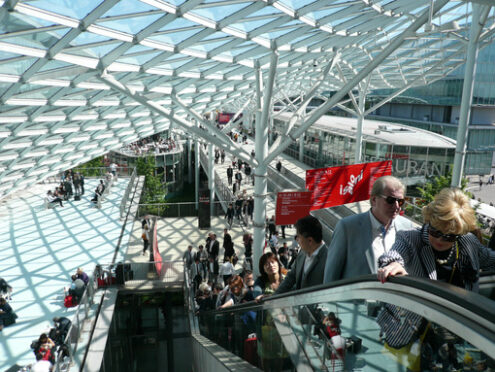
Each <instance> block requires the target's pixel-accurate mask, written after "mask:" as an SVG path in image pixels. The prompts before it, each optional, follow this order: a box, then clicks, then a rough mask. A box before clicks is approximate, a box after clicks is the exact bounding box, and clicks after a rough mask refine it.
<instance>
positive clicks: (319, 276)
mask: <svg viewBox="0 0 495 372" xmlns="http://www.w3.org/2000/svg"><path fill="white" fill-rule="evenodd" d="M327 252H328V248H327V246H326V245H323V247H321V249H320V251H319V252H318V255H317V256H316V258H315V260H314V261H313V262H312V264H311V266H310V267H309V269H308V272H307V273H306V275H304V274H303V271H304V260H305V259H306V254H305V253H304V252H302V251H301V252H299V254H298V255H297V258H296V262H295V263H294V267H293V268H292V269H291V270H290V271H289V273H288V274H287V276H286V277H285V279H284V281H283V282H282V283H280V286H279V287H278V289H277V290H276V291H275V294H280V293H285V292H289V291H292V290H295V289H301V288H307V287H312V286H314V285H318V284H322V283H323V272H324V270H325V262H326V259H327Z"/></svg>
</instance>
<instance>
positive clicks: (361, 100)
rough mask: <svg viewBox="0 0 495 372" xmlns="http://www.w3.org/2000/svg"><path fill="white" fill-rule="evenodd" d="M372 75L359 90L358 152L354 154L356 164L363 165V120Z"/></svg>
mask: <svg viewBox="0 0 495 372" xmlns="http://www.w3.org/2000/svg"><path fill="white" fill-rule="evenodd" d="M370 80H371V75H368V79H366V83H365V84H362V86H361V87H360V88H359V106H358V118H357V129H356V151H355V153H354V163H355V164H358V163H361V155H362V152H363V119H364V103H365V101H366V93H367V92H368V86H369V84H370Z"/></svg>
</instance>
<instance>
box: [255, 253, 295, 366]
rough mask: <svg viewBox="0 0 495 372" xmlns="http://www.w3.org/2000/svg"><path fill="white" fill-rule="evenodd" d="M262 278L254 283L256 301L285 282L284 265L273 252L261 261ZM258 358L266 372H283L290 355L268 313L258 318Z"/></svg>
mask: <svg viewBox="0 0 495 372" xmlns="http://www.w3.org/2000/svg"><path fill="white" fill-rule="evenodd" d="M259 270H260V276H259V277H258V279H256V281H255V283H254V289H253V295H254V297H255V298H256V300H259V299H261V298H262V297H265V296H269V295H272V294H274V293H275V291H276V290H277V288H278V286H279V285H280V283H281V282H282V281H283V280H284V275H283V274H282V265H281V264H280V262H279V260H278V258H277V256H276V255H275V254H273V253H272V252H268V253H265V254H264V255H263V256H261V258H260V261H259ZM256 335H258V356H259V357H260V358H261V362H262V367H263V368H262V369H263V370H265V371H282V367H283V364H284V359H285V358H287V356H288V354H287V351H286V350H285V348H284V345H283V343H282V340H281V339H280V336H279V334H278V332H277V329H276V328H275V324H274V322H273V318H272V316H271V314H270V313H269V312H268V311H263V312H260V313H259V314H258V316H257V332H256Z"/></svg>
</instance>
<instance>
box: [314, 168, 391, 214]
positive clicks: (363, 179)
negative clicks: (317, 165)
mask: <svg viewBox="0 0 495 372" xmlns="http://www.w3.org/2000/svg"><path fill="white" fill-rule="evenodd" d="M391 174H392V161H390V160H387V161H377V162H374V163H363V164H353V165H345V166H341V167H331V168H321V169H310V170H307V171H306V189H308V190H309V191H311V210H312V211H315V210H318V209H322V208H329V207H334V206H336V205H342V204H346V203H354V202H358V201H361V200H366V199H369V197H370V192H371V187H372V186H373V183H374V182H375V180H376V179H377V178H379V177H382V176H389V175H391Z"/></svg>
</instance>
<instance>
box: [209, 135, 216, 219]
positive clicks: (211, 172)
mask: <svg viewBox="0 0 495 372" xmlns="http://www.w3.org/2000/svg"><path fill="white" fill-rule="evenodd" d="M213 160H214V156H213V144H211V143H209V144H208V188H209V189H210V216H212V217H213V211H214V205H213V203H214V202H215V168H214V161H213Z"/></svg>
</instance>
